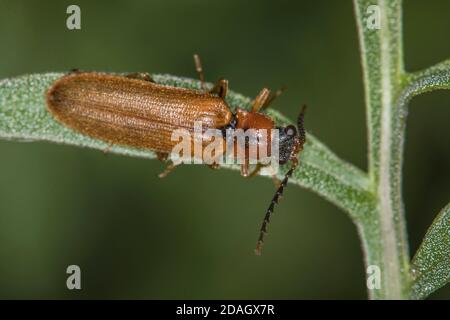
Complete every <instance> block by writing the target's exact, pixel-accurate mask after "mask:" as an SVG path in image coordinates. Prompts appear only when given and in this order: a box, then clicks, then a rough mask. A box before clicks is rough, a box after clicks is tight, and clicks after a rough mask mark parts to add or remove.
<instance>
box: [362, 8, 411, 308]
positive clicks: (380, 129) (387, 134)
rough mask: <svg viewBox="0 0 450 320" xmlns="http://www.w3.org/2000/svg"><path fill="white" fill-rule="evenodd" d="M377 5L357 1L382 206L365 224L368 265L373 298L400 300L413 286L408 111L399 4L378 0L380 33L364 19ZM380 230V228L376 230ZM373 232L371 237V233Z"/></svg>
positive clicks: (372, 161) (373, 164)
mask: <svg viewBox="0 0 450 320" xmlns="http://www.w3.org/2000/svg"><path fill="white" fill-rule="evenodd" d="M372 4H373V1H366V0H355V10H356V16H357V21H358V29H359V37H360V45H361V57H362V65H363V74H364V80H365V81H364V82H365V91H366V107H367V118H368V140H369V141H368V144H369V177H370V180H371V183H372V191H373V192H374V194H375V195H376V199H377V202H378V205H377V207H376V209H375V210H374V211H373V212H372V214H371V215H370V216H369V217H365V218H364V219H361V220H360V221H359V223H358V230H359V232H360V235H361V237H362V241H363V249H364V252H365V261H366V266H368V265H377V266H378V267H379V268H380V270H381V277H382V281H381V288H380V289H379V290H370V291H369V295H370V297H371V298H378V299H402V298H406V297H407V291H408V287H409V283H410V277H409V252H408V243H407V236H406V227H405V219H404V209H403V202H402V196H401V180H402V172H401V168H402V160H403V159H402V157H403V142H404V135H405V134H404V129H405V117H406V112H405V108H404V105H402V104H400V103H399V98H400V96H401V92H402V90H403V82H404V81H403V79H404V78H405V76H404V71H403V60H402V56H403V52H402V36H401V35H402V32H401V1H399V0H395V1H386V0H379V1H378V2H377V5H378V8H379V13H380V22H381V24H380V29H373V30H372V29H369V28H367V25H366V23H365V19H364V17H365V16H367V13H366V10H367V8H368V7H369V5H372ZM374 226H376V227H374ZM369 233H370V234H369Z"/></svg>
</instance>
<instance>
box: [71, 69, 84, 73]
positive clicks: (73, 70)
mask: <svg viewBox="0 0 450 320" xmlns="http://www.w3.org/2000/svg"><path fill="white" fill-rule="evenodd" d="M81 72H83V71H81V70H80V69H78V68H73V69H70V71H69V74H74V73H81Z"/></svg>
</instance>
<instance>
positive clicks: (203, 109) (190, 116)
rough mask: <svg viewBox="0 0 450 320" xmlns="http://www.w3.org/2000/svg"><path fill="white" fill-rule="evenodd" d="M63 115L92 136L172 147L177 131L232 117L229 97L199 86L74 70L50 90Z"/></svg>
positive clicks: (52, 105) (50, 102) (52, 104)
mask: <svg viewBox="0 0 450 320" xmlns="http://www.w3.org/2000/svg"><path fill="white" fill-rule="evenodd" d="M47 106H48V109H49V110H50V112H51V113H52V114H53V115H54V116H55V117H56V119H57V120H59V121H60V122H62V123H63V124H65V125H67V126H68V127H70V128H72V129H74V130H76V131H78V132H80V133H82V134H86V135H88V136H91V137H94V138H98V139H101V140H104V141H107V142H109V143H113V144H122V145H129V146H134V147H138V148H147V149H152V150H155V151H159V152H164V153H167V152H170V151H171V150H172V148H173V146H174V145H175V144H177V143H178V141H171V135H172V132H173V130H176V129H187V130H189V131H190V132H193V130H194V122H195V121H199V120H201V121H202V125H203V128H204V129H208V128H222V127H224V126H225V125H227V124H228V123H229V122H230V120H231V117H232V114H231V111H230V110H229V108H228V106H227V104H226V103H225V101H224V100H223V99H222V98H220V97H218V96H215V95H213V94H209V93H203V92H201V91H197V90H189V89H183V88H176V87H168V86H163V85H158V84H155V83H152V82H149V81H144V80H138V79H130V78H127V77H124V76H116V75H110V74H104V73H95V72H86V73H74V74H70V75H67V76H65V77H63V78H61V79H59V80H57V81H56V82H55V83H54V84H53V86H52V87H51V88H50V89H49V90H48V92H47Z"/></svg>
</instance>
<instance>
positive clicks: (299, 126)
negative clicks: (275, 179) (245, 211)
mask: <svg viewBox="0 0 450 320" xmlns="http://www.w3.org/2000/svg"><path fill="white" fill-rule="evenodd" d="M305 110H306V105H303V107H302V110H301V111H300V114H299V115H298V118H297V129H298V137H297V140H296V143H295V146H294V148H293V150H292V153H291V157H290V160H291V163H292V167H291V168H290V169H289V171H288V172H286V175H285V176H284V179H283V181H281V184H280V186H279V187H278V189H277V191H276V192H275V195H274V196H273V198H272V201H271V202H270V205H269V208H267V211H266V215H265V216H264V220H263V223H262V225H261V229H260V232H259V238H258V242H257V243H256V249H255V254H256V255H257V256H260V255H261V250H262V246H263V244H264V238H265V236H266V234H267V225H268V224H269V222H270V216H271V215H272V213H273V209H274V207H275V205H276V204H277V203H278V200H279V199H280V197H281V195H282V194H283V191H284V188H285V187H286V185H287V183H288V181H289V178H290V177H291V176H292V173H293V172H294V170H295V169H296V168H297V166H298V158H297V154H298V153H299V152H300V151H301V150H302V149H303V144H304V143H305V139H306V133H305V128H304V126H303V118H304V117H305Z"/></svg>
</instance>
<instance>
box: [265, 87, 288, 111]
mask: <svg viewBox="0 0 450 320" xmlns="http://www.w3.org/2000/svg"><path fill="white" fill-rule="evenodd" d="M284 91H286V87H285V86H283V87H281V88H280V89H278V90H277V91H275V93H272V94H271V95H270V97H269V98H268V99H267V100H266V102H265V103H264V105H263V106H262V109H265V108H267V107H269V105H270V104H271V103H272V102H273V100H275V99H276V98H277V97H279V96H281V95H282V94H283V92H284Z"/></svg>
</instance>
